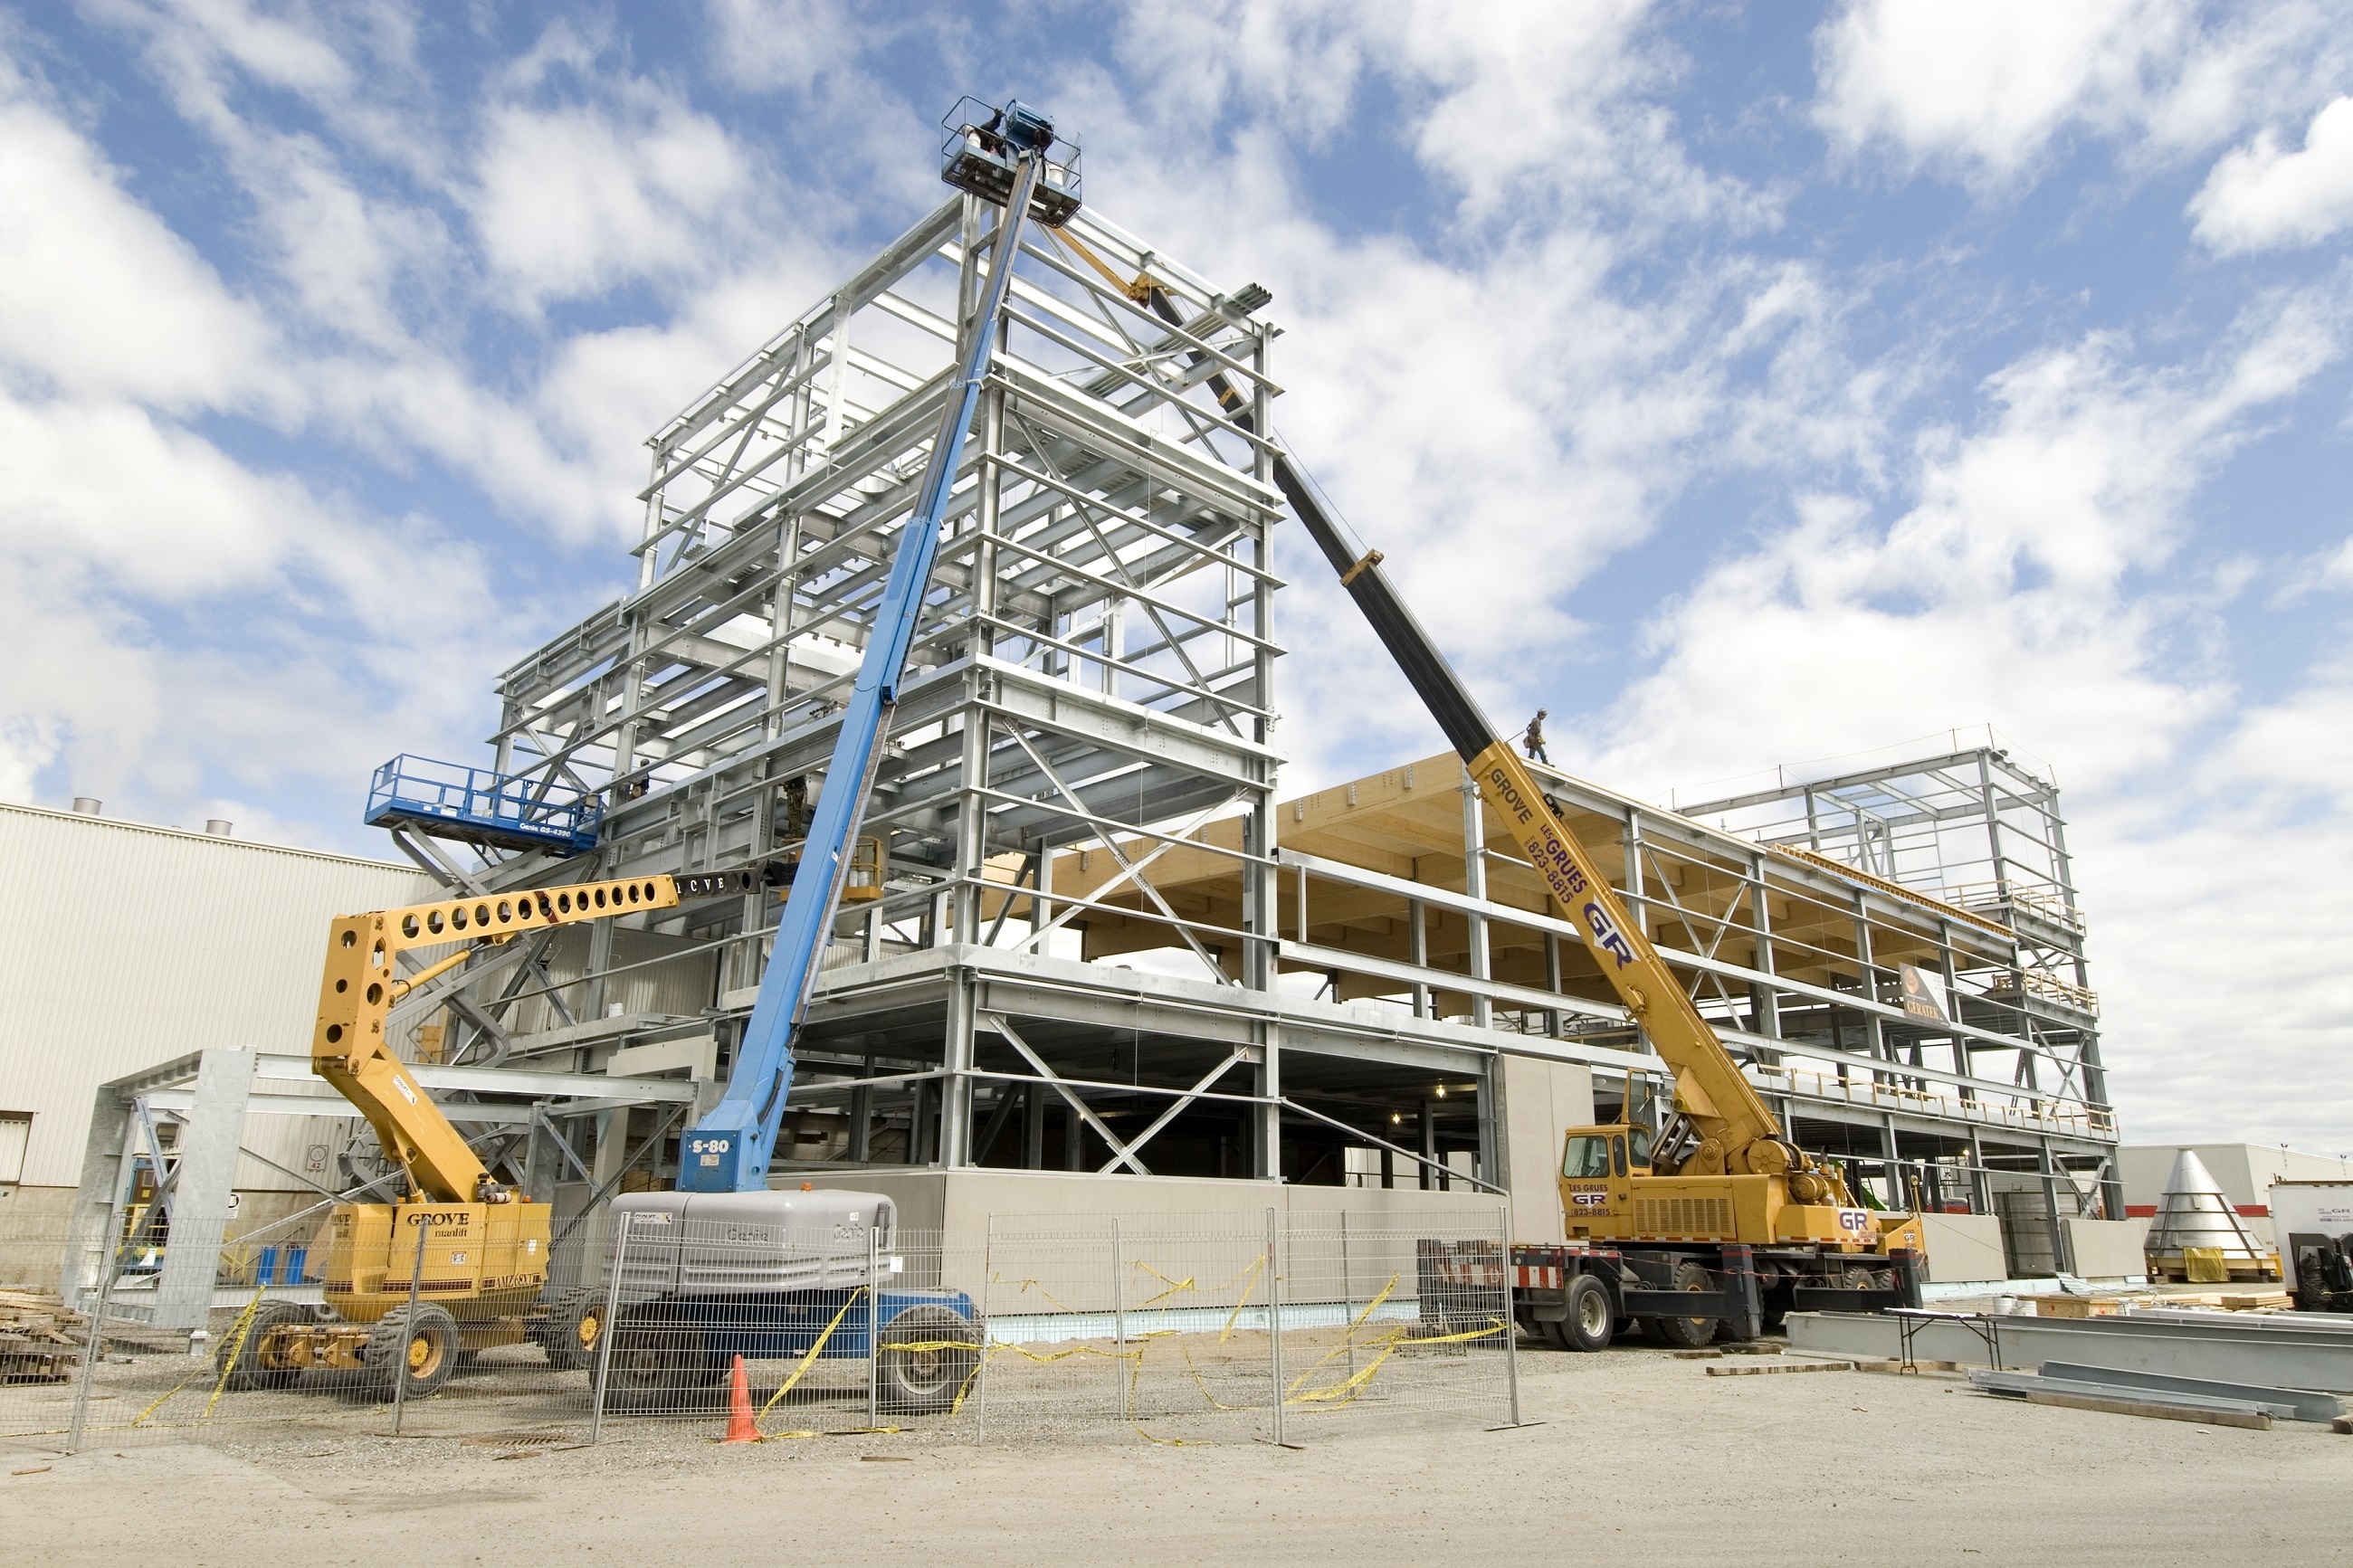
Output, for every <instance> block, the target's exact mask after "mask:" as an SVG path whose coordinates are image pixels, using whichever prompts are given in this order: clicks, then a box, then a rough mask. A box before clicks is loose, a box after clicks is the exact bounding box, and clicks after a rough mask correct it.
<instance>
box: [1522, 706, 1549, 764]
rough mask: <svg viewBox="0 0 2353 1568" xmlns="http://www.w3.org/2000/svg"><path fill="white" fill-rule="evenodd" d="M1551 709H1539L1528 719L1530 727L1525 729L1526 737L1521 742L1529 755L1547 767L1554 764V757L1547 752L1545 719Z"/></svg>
mask: <svg viewBox="0 0 2353 1568" xmlns="http://www.w3.org/2000/svg"><path fill="white" fill-rule="evenodd" d="M1551 711H1552V710H1551V709H1549V708H1539V709H1537V710H1536V716H1535V718H1533V719H1531V720H1529V721H1528V727H1527V729H1526V731H1525V736H1526V739H1525V740H1524V741H1522V742H1521V744H1522V745H1523V746H1525V747H1526V748H1527V753H1528V755H1529V757H1530V758H1532V759H1533V760H1535V761H1536V762H1539V763H1544V765H1545V766H1546V767H1550V766H1552V759H1551V758H1550V757H1548V756H1546V754H1545V742H1544V721H1545V715H1546V714H1547V713H1549V712H1551Z"/></svg>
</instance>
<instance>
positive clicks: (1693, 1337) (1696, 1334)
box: [1651, 1258, 1716, 1350]
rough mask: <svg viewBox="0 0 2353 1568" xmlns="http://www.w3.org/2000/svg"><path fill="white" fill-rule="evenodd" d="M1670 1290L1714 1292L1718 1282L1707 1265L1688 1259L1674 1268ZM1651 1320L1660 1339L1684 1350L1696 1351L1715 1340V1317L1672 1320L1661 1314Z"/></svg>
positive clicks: (1668, 1287) (1669, 1285)
mask: <svg viewBox="0 0 2353 1568" xmlns="http://www.w3.org/2000/svg"><path fill="white" fill-rule="evenodd" d="M1667 1289H1671V1290H1709V1291H1712V1290H1714V1289H1715V1279H1712V1278H1710V1277H1709V1275H1708V1272H1707V1267H1706V1265H1704V1264H1701V1263H1695V1262H1693V1261H1692V1260H1690V1259H1689V1258H1686V1259H1684V1260H1683V1262H1681V1263H1678V1264H1676V1265H1675V1272H1674V1276H1673V1278H1672V1280H1671V1281H1670V1282H1669V1284H1668V1286H1667ZM1651 1323H1652V1324H1654V1325H1655V1326H1656V1327H1657V1329H1658V1331H1659V1335H1660V1337H1661V1338H1662V1339H1664V1340H1665V1341H1666V1342H1668V1343H1669V1344H1671V1345H1681V1346H1683V1348H1684V1349H1685V1350H1697V1349H1699V1348H1700V1346H1702V1345H1704V1344H1705V1343H1707V1342H1708V1341H1710V1340H1712V1339H1714V1338H1715V1324H1716V1320H1715V1319H1714V1318H1670V1317H1668V1316H1666V1315H1665V1314H1664V1313H1662V1314H1660V1315H1659V1316H1657V1317H1654V1318H1652V1319H1651Z"/></svg>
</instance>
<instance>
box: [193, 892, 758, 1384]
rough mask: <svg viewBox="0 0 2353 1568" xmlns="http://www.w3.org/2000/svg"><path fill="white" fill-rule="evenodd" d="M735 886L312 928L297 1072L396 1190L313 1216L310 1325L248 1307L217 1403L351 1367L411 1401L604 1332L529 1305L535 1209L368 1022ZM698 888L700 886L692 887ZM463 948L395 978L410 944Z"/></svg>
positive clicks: (556, 1304) (409, 913) (542, 1242)
mask: <svg viewBox="0 0 2353 1568" xmlns="http://www.w3.org/2000/svg"><path fill="white" fill-rule="evenodd" d="M742 880H744V874H743V873H718V874H713V875H711V876H705V877H669V876H657V877H637V878H630V879H626V880H621V881H609V882H583V883H576V884H574V885H572V886H569V887H563V888H545V889H529V890H524V891H517V892H508V893H499V894H483V895H481V896H480V897H475V898H464V899H453V900H448V901H446V902H442V903H433V904H419V905H417V906H415V907H413V908H409V909H398V910H378V911H376V912H375V913H372V914H362V915H339V916H337V917H336V918H335V919H334V920H333V921H332V922H330V925H329V930H328V936H327V962H326V969H325V973H324V974H323V975H322V978H321V980H320V984H319V1016H318V1020H317V1023H316V1024H315V1026H313V1029H312V1032H311V1070H312V1071H313V1072H315V1073H317V1074H318V1075H319V1076H320V1077H321V1078H323V1079H326V1080H327V1081H328V1082H329V1083H331V1084H333V1085H334V1086H335V1088H336V1089H338V1090H340V1091H341V1092H342V1094H343V1098H344V1099H346V1100H350V1101H351V1102H352V1104H353V1105H354V1106H355V1107H357V1108H358V1110H359V1111H360V1113H361V1114H362V1115H364V1116H365V1117H366V1118H367V1120H368V1123H369V1125H371V1126H372V1127H374V1128H375V1133H376V1137H377V1139H378V1141H379V1142H381V1143H382V1145H383V1148H384V1152H385V1157H386V1158H388V1159H391V1160H393V1161H395V1162H396V1163H398V1164H399V1166H400V1168H401V1171H402V1173H404V1174H405V1176H406V1183H407V1184H406V1190H405V1191H403V1192H402V1193H401V1194H399V1195H398V1196H397V1197H396V1199H395V1200H394V1201H393V1202H390V1203H356V1202H353V1203H339V1204H337V1205H335V1206H334V1209H333V1211H332V1215H331V1216H330V1219H329V1236H330V1243H329V1247H328V1252H327V1266H326V1276H325V1280H324V1284H323V1288H322V1297H323V1299H324V1310H323V1311H317V1312H314V1311H313V1310H311V1308H309V1307H306V1306H303V1305H301V1304H300V1303H297V1302H292V1301H265V1302H263V1303H261V1304H260V1306H259V1307H258V1308H257V1309H256V1310H255V1312H254V1315H253V1317H252V1319H251V1320H250V1321H249V1322H248V1324H247V1325H246V1327H245V1330H244V1331H243V1332H242V1333H241V1334H231V1335H227V1336H224V1338H223V1341H222V1343H221V1348H220V1351H219V1352H218V1361H219V1363H220V1369H221V1371H222V1373H224V1374H225V1376H226V1378H227V1385H228V1386H229V1387H230V1388H232V1389H250V1388H282V1387H286V1386H288V1385H290V1384H292V1383H293V1382H294V1381H295V1380H296V1379H298V1378H299V1377H300V1376H301V1374H302V1373H303V1372H305V1371H307V1370H309V1369H311V1368H326V1367H333V1368H343V1369H358V1370H364V1371H366V1372H368V1373H372V1374H374V1376H375V1378H376V1379H377V1380H379V1381H381V1383H382V1384H383V1385H384V1387H385V1390H386V1392H387V1393H389V1392H390V1391H391V1390H392V1389H393V1387H394V1386H395V1380H396V1378H398V1377H400V1376H402V1375H404V1374H405V1375H406V1379H407V1388H406V1397H409V1398H421V1397H423V1396H424V1395H426V1394H431V1393H432V1392H434V1391H435V1390H436V1389H438V1388H439V1387H440V1386H441V1385H442V1384H444V1383H445V1382H447V1381H448V1378H449V1376H450V1374H451V1373H453V1372H454V1371H455V1370H456V1368H457V1366H458V1363H459V1358H460V1357H463V1356H467V1355H470V1354H471V1353H472V1352H479V1351H483V1350H488V1349H491V1348H492V1347H493V1346H498V1345H512V1344H520V1343H522V1342H524V1341H526V1340H530V1341H535V1342H537V1343H539V1344H540V1345H541V1346H542V1347H543V1348H544V1350H545V1351H546V1353H547V1360H548V1363H549V1364H550V1365H551V1366H553V1367H554V1368H557V1369H559V1370H576V1369H578V1368H580V1367H583V1366H586V1365H587V1364H588V1363H589V1362H590V1361H591V1360H592V1359H593V1357H594V1355H595V1352H596V1346H597V1341H598V1339H599V1337H600V1336H601V1335H602V1333H603V1331H604V1299H603V1297H602V1296H601V1295H600V1294H598V1293H597V1292H595V1291H592V1290H587V1289H575V1290H572V1291H570V1292H567V1293H566V1294H565V1295H564V1296H563V1297H562V1298H561V1299H559V1300H554V1301H553V1302H550V1301H547V1300H543V1296H544V1293H545V1290H546V1288H547V1280H548V1250H549V1245H550V1236H549V1219H550V1205H547V1204H546V1203H544V1202H535V1201H533V1197H532V1196H531V1194H527V1193H522V1192H518V1191H516V1190H515V1189H514V1188H513V1187H512V1186H508V1185H506V1184H501V1182H499V1181H498V1180H496V1179H495V1178H494V1177H493V1175H492V1174H491V1172H490V1170H489V1169H488V1168H487V1167H485V1166H484V1165H483V1163H482V1161H481V1158H480V1156H479V1155H478V1154H476V1153H475V1152H474V1150H473V1148H472V1146H471V1145H470V1144H469V1143H468V1142H466V1139H465V1137H464V1135H463V1134H461V1133H460V1132H459V1131H458V1129H457V1128H456V1127H454V1126H452V1125H451V1124H450V1121H449V1118H448V1116H447V1115H445V1114H443V1112H442V1110H441V1108H440V1107H439V1106H438V1105H436V1104H435V1103H434V1101H433V1100H432V1098H431V1097H430V1096H429V1095H427V1093H426V1092H425V1091H424V1089H422V1088H420V1087H419V1086H418V1084H417V1078H416V1075H415V1074H414V1073H412V1072H410V1071H409V1069H408V1068H407V1067H406V1064H404V1063H403V1062H402V1061H401V1060H400V1058H399V1057H398V1056H396V1054H394V1052H393V1050H392V1048H391V1046H390V1043H389V1042H388V1041H386V1039H385V1021H386V1019H387V1017H388V1016H389V1015H390V1014H391V1011H392V1007H393V1005H394V1004H395V1003H396V1002H397V1001H399V1000H400V998H401V997H402V996H403V995H405V994H407V993H408V992H410V991H412V990H415V989H416V988H417V986H419V985H422V984H426V983H427V981H429V980H431V979H432V978H434V977H435V976H436V975H438V974H440V973H444V972H445V971H448V970H450V969H454V968H456V967H458V966H459V965H460V964H462V963H466V962H467V960H468V959H470V958H471V957H472V956H474V954H475V953H476V952H480V951H481V950H482V949H484V948H487V947H493V946H496V945H498V944H500V943H502V942H510V941H512V940H513V939H514V938H515V937H517V936H522V935H524V934H527V933H528V932H531V931H539V930H543V929H545V928H546V927H549V926H559V925H572V924H576V923H579V922H581V921H599V920H609V919H611V918H613V917H614V916H616V915H624V914H634V913H638V912H640V911H644V910H661V909H669V908H671V907H673V906H675V905H676V904H677V903H678V902H679V901H680V900H681V897H696V896H700V895H702V894H705V893H717V892H723V891H724V892H733V891H738V890H739V889H738V887H737V883H738V882H739V881H742ZM704 884H710V885H709V886H705V885H704ZM449 942H460V943H463V944H464V945H462V946H461V947H460V948H459V951H458V952H455V953H452V954H450V955H449V956H448V957H446V958H443V959H441V960H440V961H439V962H438V963H433V964H430V965H427V967H426V968H424V969H422V970H420V971H418V972H417V973H414V974H410V975H406V976H403V975H401V974H400V973H398V968H397V965H396V962H395V960H396V958H397V956H398V955H399V954H400V953H401V952H406V951H407V950H409V949H411V948H422V947H435V946H441V945H445V944H447V943H449Z"/></svg>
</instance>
